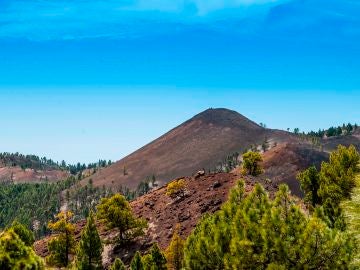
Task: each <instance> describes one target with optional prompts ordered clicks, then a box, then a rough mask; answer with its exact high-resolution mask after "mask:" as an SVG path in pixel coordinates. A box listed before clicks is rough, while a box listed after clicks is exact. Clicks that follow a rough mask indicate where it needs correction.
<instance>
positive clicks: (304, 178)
mask: <svg viewBox="0 0 360 270" xmlns="http://www.w3.org/2000/svg"><path fill="white" fill-rule="evenodd" d="M359 161H360V154H359V153H358V152H357V151H356V148H355V147H354V146H350V147H348V148H347V147H345V146H341V145H340V146H338V148H337V150H336V151H334V152H332V153H331V155H330V159H329V162H323V163H322V164H321V170H320V171H319V172H318V171H317V169H316V168H315V167H310V168H308V169H307V170H305V171H304V172H301V173H300V174H299V175H298V179H299V181H300V185H301V189H302V190H303V191H304V193H305V202H306V203H308V204H309V205H310V206H311V207H310V210H314V209H315V212H316V214H317V215H318V216H319V217H321V218H322V219H323V220H324V221H326V222H327V224H328V225H329V226H330V227H337V228H340V229H342V230H344V229H345V227H346V224H345V220H344V216H343V213H342V211H341V208H340V207H339V205H340V203H341V202H342V201H343V200H348V199H350V195H351V192H352V189H353V188H354V187H355V175H356V173H358V172H359V168H358V167H357V166H358V164H359Z"/></svg>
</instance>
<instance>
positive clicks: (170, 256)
mask: <svg viewBox="0 0 360 270" xmlns="http://www.w3.org/2000/svg"><path fill="white" fill-rule="evenodd" d="M179 229H180V225H177V226H176V229H175V232H174V234H173V236H172V239H171V242H170V244H169V246H168V248H167V249H166V252H165V257H166V261H167V267H168V269H171V270H180V269H182V268H183V264H184V243H185V241H184V240H183V239H182V238H181V237H180V235H179Z"/></svg>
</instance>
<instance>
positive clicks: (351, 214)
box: [341, 174, 360, 269]
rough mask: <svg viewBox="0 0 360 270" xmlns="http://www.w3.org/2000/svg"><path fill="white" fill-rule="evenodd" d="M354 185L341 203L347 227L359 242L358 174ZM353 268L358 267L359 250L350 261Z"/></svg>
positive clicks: (359, 198) (359, 177) (359, 181)
mask: <svg viewBox="0 0 360 270" xmlns="http://www.w3.org/2000/svg"><path fill="white" fill-rule="evenodd" d="M355 183H356V187H355V188H354V189H353V192H352V195H351V199H350V200H346V201H344V202H342V203H341V208H342V209H343V210H344V216H345V220H346V222H347V229H348V230H349V231H350V232H351V233H353V235H354V237H355V239H356V241H357V243H360V233H359V232H360V174H359V175H357V177H356V181H355ZM352 266H353V268H354V269H360V250H358V251H357V253H356V256H355V258H354V260H353V262H352Z"/></svg>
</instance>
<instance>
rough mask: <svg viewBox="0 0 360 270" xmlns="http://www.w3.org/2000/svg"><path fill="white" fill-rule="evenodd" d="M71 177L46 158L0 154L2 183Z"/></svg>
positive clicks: (0, 180) (63, 169)
mask: <svg viewBox="0 0 360 270" xmlns="http://www.w3.org/2000/svg"><path fill="white" fill-rule="evenodd" d="M69 175H70V174H69V172H68V171H67V170H66V168H61V167H60V166H59V165H58V164H57V163H56V162H54V161H53V160H51V159H47V158H45V157H43V158H40V157H38V156H36V155H23V154H19V153H0V182H37V181H45V180H49V181H56V180H61V179H65V178H67V177H68V176H69Z"/></svg>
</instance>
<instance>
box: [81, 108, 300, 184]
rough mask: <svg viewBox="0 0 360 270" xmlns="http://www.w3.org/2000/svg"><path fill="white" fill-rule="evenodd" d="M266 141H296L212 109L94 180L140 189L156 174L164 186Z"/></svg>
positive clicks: (247, 120)
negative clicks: (144, 182) (266, 139)
mask: <svg viewBox="0 0 360 270" xmlns="http://www.w3.org/2000/svg"><path fill="white" fill-rule="evenodd" d="M265 138H268V139H269V141H280V142H281V141H289V140H292V139H293V138H292V135H290V134H289V133H287V132H283V131H274V130H268V129H265V128H263V127H260V126H259V125H257V124H256V123H254V122H252V121H251V120H249V119H247V118H246V117H244V116H242V115H241V114H239V113H237V112H235V111H231V110H227V109H208V110H206V111H204V112H202V113H200V114H198V115H196V116H194V117H193V118H191V119H190V120H188V121H186V122H185V123H183V124H181V125H179V126H178V127H176V128H174V129H173V130H171V131H169V132H168V133H166V134H165V135H163V136H161V137H160V138H158V139H156V140H154V141H153V142H151V143H149V144H148V145H146V146H144V147H142V148H140V149H139V150H137V151H135V152H134V153H132V154H130V155H129V156H127V157H125V158H124V159H122V160H120V161H118V162H116V163H114V164H113V165H111V166H110V167H108V168H106V169H104V170H101V171H100V172H98V173H97V174H95V175H93V176H92V177H91V178H92V180H93V183H94V185H96V186H101V185H105V186H113V187H118V186H127V187H129V188H136V187H137V185H138V184H139V183H140V182H141V181H144V180H145V179H146V178H147V177H150V176H152V175H155V176H156V179H157V180H158V182H159V184H160V185H162V184H164V183H166V182H168V181H170V180H172V179H174V178H176V177H180V176H185V175H192V174H193V173H194V172H196V171H198V170H199V169H202V168H205V169H206V170H209V169H214V168H215V166H217V165H218V164H219V162H221V161H223V160H224V158H226V156H227V155H230V154H233V153H235V152H238V153H241V152H242V151H244V150H245V149H248V148H249V147H250V145H252V144H257V145H259V144H261V143H262V142H263V141H264V140H265ZM124 168H125V173H124ZM87 181H88V179H85V180H84V182H87Z"/></svg>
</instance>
